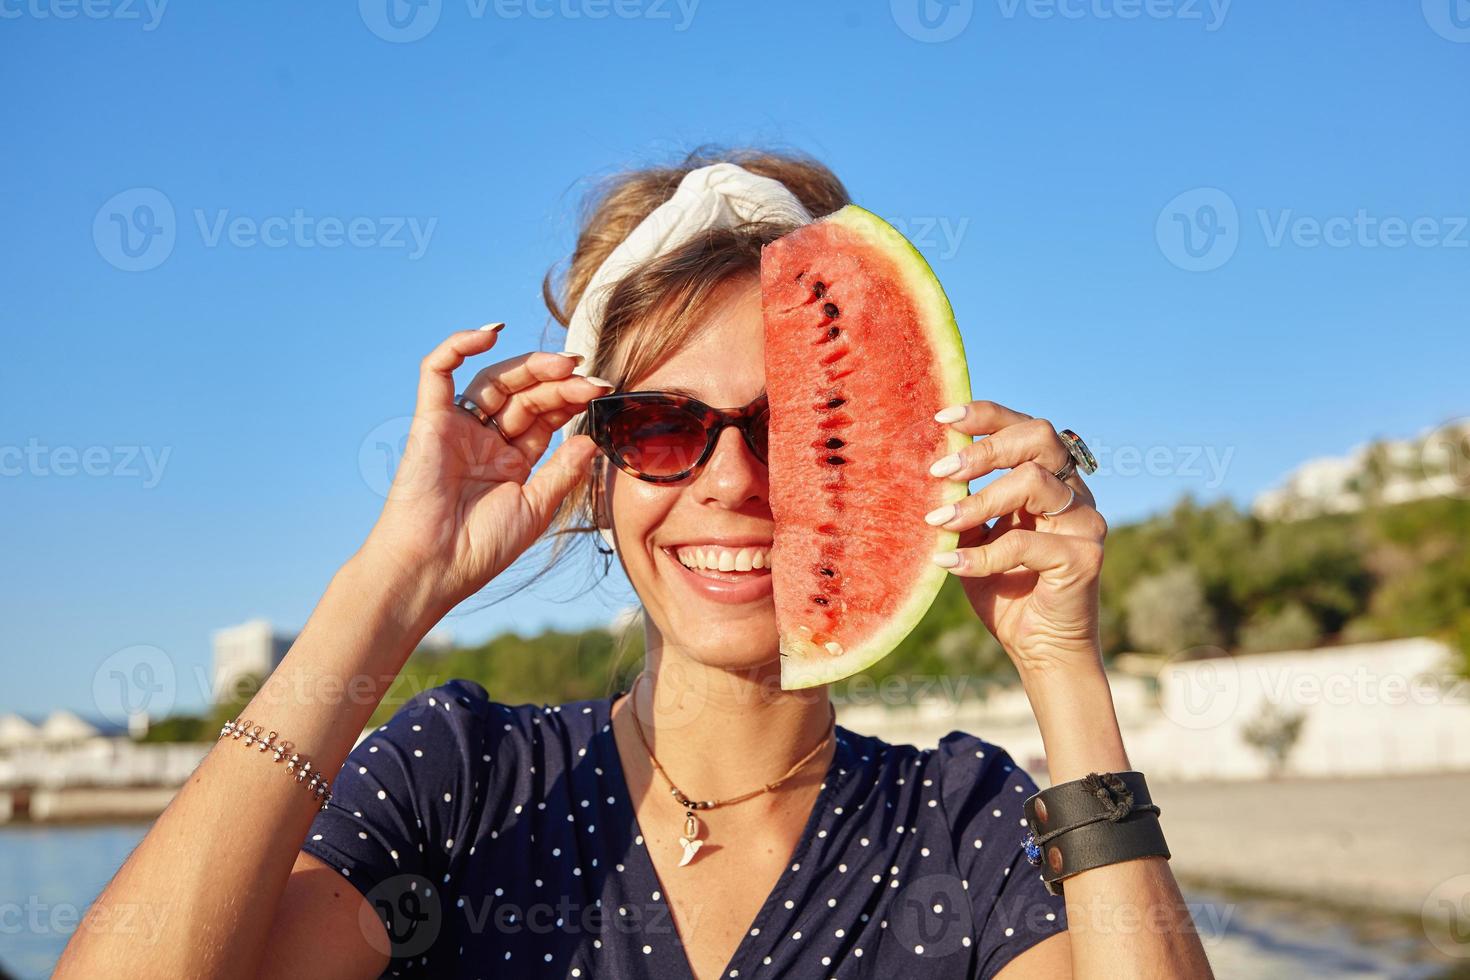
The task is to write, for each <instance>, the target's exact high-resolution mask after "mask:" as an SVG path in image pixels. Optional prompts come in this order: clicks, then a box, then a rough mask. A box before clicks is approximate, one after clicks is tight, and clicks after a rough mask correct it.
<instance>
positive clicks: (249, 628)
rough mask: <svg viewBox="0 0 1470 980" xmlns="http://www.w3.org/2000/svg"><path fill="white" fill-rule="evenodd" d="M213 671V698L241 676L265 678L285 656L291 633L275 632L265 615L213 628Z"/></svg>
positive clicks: (292, 640)
mask: <svg viewBox="0 0 1470 980" xmlns="http://www.w3.org/2000/svg"><path fill="white" fill-rule="evenodd" d="M213 635H214V674H213V679H212V681H211V684H212V688H211V693H212V695H213V698H214V700H215V701H216V702H218V701H219V700H220V699H221V697H223V696H224V695H226V694H227V693H228V692H229V691H231V690H232V689H234V687H235V685H236V684H238V683H239V682H240V681H241V680H242V679H243V678H245V677H247V676H249V675H251V674H254V675H256V676H257V677H260V678H262V679H264V678H265V677H267V676H269V674H270V672H271V671H273V670H275V669H276V666H277V665H278V664H279V663H280V662H281V660H282V658H284V657H285V656H286V651H287V650H290V649H291V644H293V643H295V642H296V637H295V635H294V634H281V633H277V632H276V631H275V630H274V629H273V628H272V627H271V624H270V623H269V622H268V621H267V620H264V619H252V620H251V621H250V622H248V623H242V624H240V625H239V626H230V627H226V628H225V629H220V630H215V631H214V634H213Z"/></svg>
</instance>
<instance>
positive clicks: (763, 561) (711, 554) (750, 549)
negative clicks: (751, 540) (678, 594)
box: [674, 545, 771, 572]
mask: <svg viewBox="0 0 1470 980" xmlns="http://www.w3.org/2000/svg"><path fill="white" fill-rule="evenodd" d="M674 557H675V558H677V559H678V560H679V563H680V564H681V565H683V566H684V567H685V568H692V569H696V570H697V569H716V570H718V571H721V572H750V571H756V570H758V569H768V568H770V567H771V552H770V549H769V548H768V547H760V546H759V545H755V546H747V547H744V548H739V549H732V548H716V547H713V546H707V547H706V546H692V547H683V548H677V549H675V550H674Z"/></svg>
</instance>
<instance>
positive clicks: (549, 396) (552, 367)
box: [466, 351, 613, 439]
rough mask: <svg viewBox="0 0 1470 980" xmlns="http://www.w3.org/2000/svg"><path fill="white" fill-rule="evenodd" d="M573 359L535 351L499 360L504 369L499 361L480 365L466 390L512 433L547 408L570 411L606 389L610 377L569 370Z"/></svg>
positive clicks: (522, 430) (515, 434)
mask: <svg viewBox="0 0 1470 980" xmlns="http://www.w3.org/2000/svg"><path fill="white" fill-rule="evenodd" d="M579 360H580V358H575V359H574V358H572V357H568V356H566V355H564V354H552V353H547V352H544V351H535V352H532V353H530V354H527V355H525V356H524V357H519V358H516V359H515V360H513V361H507V362H505V368H504V370H502V366H501V365H495V366H494V367H491V368H486V369H485V370H484V371H481V372H480V373H479V374H478V375H476V376H475V380H474V381H473V382H471V387H470V388H467V389H466V392H477V393H478V397H476V395H475V394H471V395H470V397H471V398H475V400H476V402H477V403H478V404H479V405H480V406H481V407H483V408H484V409H485V411H487V412H489V413H490V414H492V415H494V416H495V421H496V422H498V423H500V427H501V429H503V430H505V434H506V435H507V436H509V437H510V438H511V439H517V437H519V436H520V435H522V434H524V433H526V432H528V431H529V430H530V429H531V428H532V427H533V426H534V425H535V423H536V420H537V419H539V418H540V417H542V416H544V415H546V414H547V413H548V412H559V411H563V410H565V409H571V411H570V412H568V413H567V416H568V417H570V416H572V415H575V414H577V412H580V411H581V410H582V409H583V408H584V407H585V406H586V404H587V403H588V402H589V401H591V400H592V399H594V398H596V397H597V396H598V395H605V394H607V393H608V392H609V391H611V390H612V388H613V385H612V384H611V383H610V382H606V381H603V380H601V379H600V378H596V379H594V378H588V377H585V376H583V375H577V374H572V371H573V370H574V369H575V368H576V366H577V362H578V361H579ZM482 399H483V400H482Z"/></svg>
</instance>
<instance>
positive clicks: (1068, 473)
mask: <svg viewBox="0 0 1470 980" xmlns="http://www.w3.org/2000/svg"><path fill="white" fill-rule="evenodd" d="M1076 473H1077V461H1076V460H1075V459H1068V460H1067V465H1066V466H1063V467H1062V468H1061V469H1059V470H1057V471H1056V472H1055V473H1053V474H1052V476H1054V477H1056V478H1057V479H1058V480H1060V481H1061V482H1062V483H1066V482H1067V481H1068V480H1070V479H1071V478H1072V477H1073V476H1074V475H1076Z"/></svg>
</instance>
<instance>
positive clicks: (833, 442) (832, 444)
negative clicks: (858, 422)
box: [827, 436, 847, 449]
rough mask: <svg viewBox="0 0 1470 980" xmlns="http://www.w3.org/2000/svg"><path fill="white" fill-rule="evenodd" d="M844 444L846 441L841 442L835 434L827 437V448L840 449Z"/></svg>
mask: <svg viewBox="0 0 1470 980" xmlns="http://www.w3.org/2000/svg"><path fill="white" fill-rule="evenodd" d="M845 445H847V443H845V442H843V441H842V440H841V439H839V438H837V437H836V436H833V437H832V438H831V439H828V440H827V448H828V449H841V448H842V447H843V446H845Z"/></svg>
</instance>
